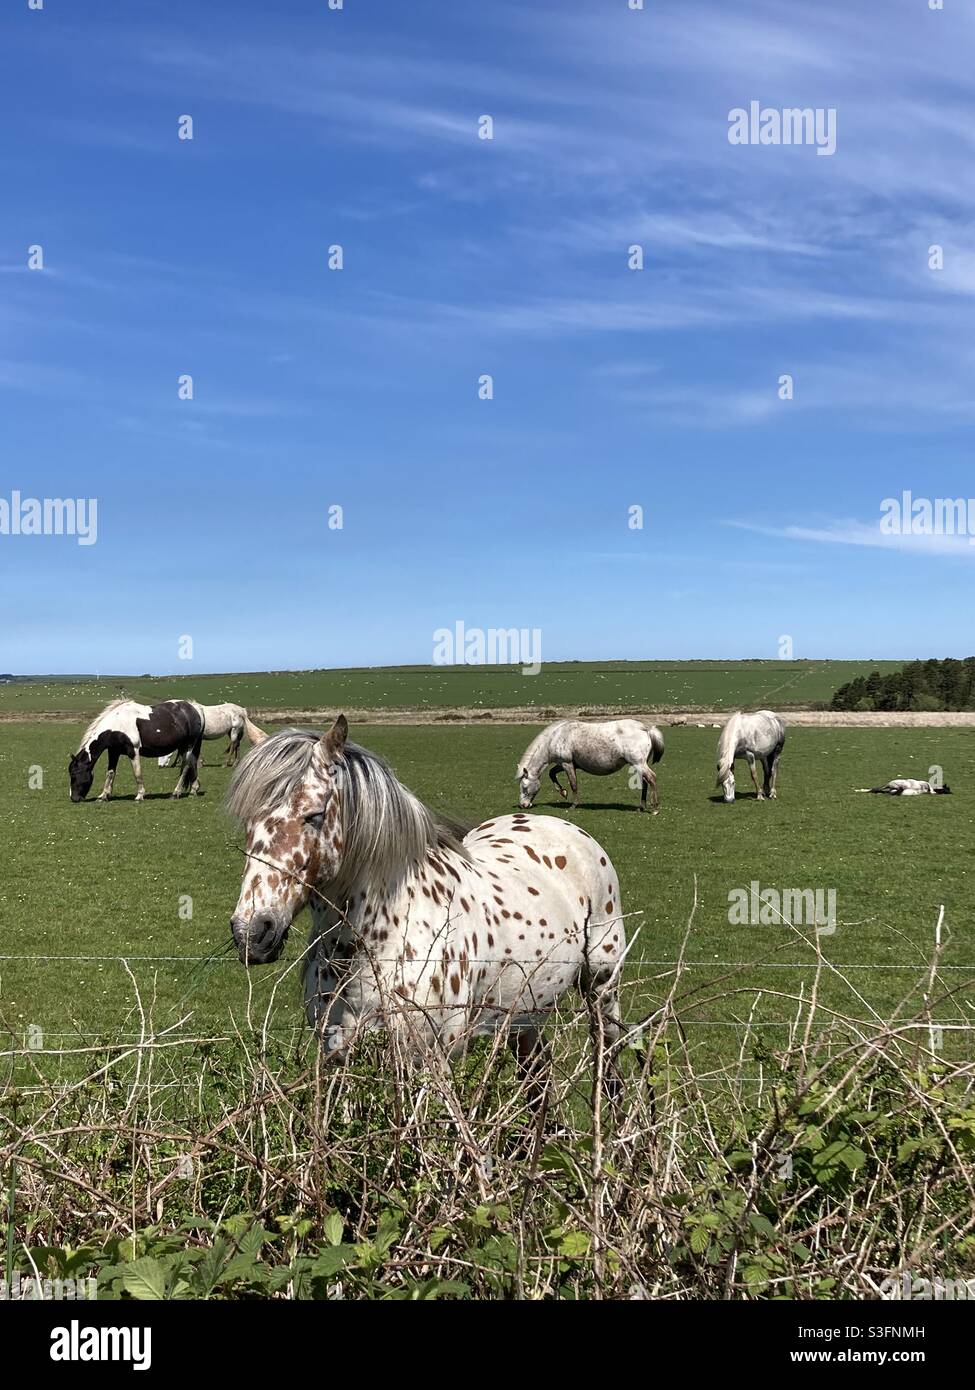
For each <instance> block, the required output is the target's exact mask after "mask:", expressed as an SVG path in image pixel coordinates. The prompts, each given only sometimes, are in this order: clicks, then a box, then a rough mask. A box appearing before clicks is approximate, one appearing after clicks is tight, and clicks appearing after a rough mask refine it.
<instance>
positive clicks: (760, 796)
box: [755, 792, 765, 801]
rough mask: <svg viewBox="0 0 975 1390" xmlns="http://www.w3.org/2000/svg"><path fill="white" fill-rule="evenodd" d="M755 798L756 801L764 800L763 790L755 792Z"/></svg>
mask: <svg viewBox="0 0 975 1390" xmlns="http://www.w3.org/2000/svg"><path fill="white" fill-rule="evenodd" d="M755 800H756V801H764V800H765V793H764V792H756V793H755Z"/></svg>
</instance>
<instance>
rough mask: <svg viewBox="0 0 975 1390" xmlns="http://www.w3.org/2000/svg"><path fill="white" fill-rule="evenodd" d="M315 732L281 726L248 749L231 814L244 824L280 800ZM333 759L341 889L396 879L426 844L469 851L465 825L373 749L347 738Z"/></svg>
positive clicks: (303, 768) (307, 756)
mask: <svg viewBox="0 0 975 1390" xmlns="http://www.w3.org/2000/svg"><path fill="white" fill-rule="evenodd" d="M320 737H321V736H320V734H318V733H316V732H314V731H312V730H310V729H282V730H280V732H279V733H276V734H271V735H270V737H268V738H266V739H264V740H263V742H261V743H258V744H256V745H255V746H254V747H252V748H251V750H250V752H249V753H248V754H247V756H246V757H245V758H244V760H243V762H242V763H241V764H240V766H239V767H238V769H237V771H236V773H235V775H234V779H233V781H232V782H231V784H230V790H229V791H228V793H227V810H228V811H229V812H230V814H231V815H232V816H234V817H235V818H236V819H237V820H239V821H240V822H241V823H243V824H247V823H248V822H250V821H251V820H254V819H256V818H257V817H259V816H261V815H262V814H266V813H267V812H269V811H271V810H273V809H274V808H275V807H276V806H280V805H281V803H282V802H283V801H286V800H287V798H288V797H289V796H290V794H291V792H292V791H293V790H294V788H295V787H296V786H297V785H298V783H299V782H300V781H301V780H302V778H303V777H304V776H305V774H306V773H307V771H308V768H309V765H310V763H311V760H312V758H313V756H314V753H315V747H316V745H317V743H318V742H319V739H320ZM337 759H338V762H339V764H340V766H341V768H342V776H341V783H340V785H341V790H342V798H341V800H342V819H343V831H344V835H345V849H344V854H343V860H342V875H341V877H342V886H343V887H344V888H346V889H348V888H350V887H351V886H352V885H353V884H355V883H359V882H360V881H363V880H365V879H368V880H369V881H370V882H381V881H383V880H384V879H385V880H388V879H390V878H393V877H396V876H397V875H398V874H399V873H400V872H401V871H402V870H403V869H404V868H405V867H406V866H407V865H409V864H414V863H418V862H420V861H421V860H422V859H423V858H424V857H425V856H426V854H427V852H428V851H429V850H431V849H444V850H451V851H453V852H454V853H455V854H460V855H462V856H463V857H464V858H467V857H468V852H467V850H466V849H465V848H464V846H463V844H462V843H461V841H462V839H463V837H464V835H465V834H466V833H467V830H468V829H469V827H468V826H466V825H462V824H461V823H460V822H459V821H455V820H453V819H452V818H450V817H448V816H444V815H441V814H440V813H439V812H435V811H432V810H431V809H430V807H429V806H426V805H425V804H424V803H423V802H422V801H421V800H420V799H419V797H417V796H415V795H414V794H413V792H411V791H410V790H409V789H408V788H407V787H404V786H403V784H402V782H400V781H399V780H398V779H397V777H396V775H395V773H394V772H393V770H392V768H391V767H390V766H389V764H388V763H387V762H386V761H385V760H384V759H383V758H381V757H379V755H378V754H377V753H372V752H370V751H369V749H368V748H360V747H359V745H358V744H356V743H346V744H345V747H344V748H343V749H342V751H341V753H340V754H338V755H337Z"/></svg>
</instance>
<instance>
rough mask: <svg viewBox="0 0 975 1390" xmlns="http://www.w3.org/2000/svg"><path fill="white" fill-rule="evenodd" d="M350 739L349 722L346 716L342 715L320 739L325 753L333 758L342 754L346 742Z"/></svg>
mask: <svg viewBox="0 0 975 1390" xmlns="http://www.w3.org/2000/svg"><path fill="white" fill-rule="evenodd" d="M348 737H349V721H348V720H347V719H346V717H345V715H344V714H340V715H339V717H338V719H336V721H335V723H334V724H333V725H332V727H331V728H330V729H329V731H328V733H327V734H323V735H322V737H321V738H320V739H319V742H320V743H321V745H322V747H323V748H324V749H325V752H326V753H327V754H328V755H329V757H331V756H332V755H333V754H335V753H341V751H342V749H343V748H344V747H345V740H346V739H347V738H348Z"/></svg>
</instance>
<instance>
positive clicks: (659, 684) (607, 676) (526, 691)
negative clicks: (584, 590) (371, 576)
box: [0, 659, 903, 716]
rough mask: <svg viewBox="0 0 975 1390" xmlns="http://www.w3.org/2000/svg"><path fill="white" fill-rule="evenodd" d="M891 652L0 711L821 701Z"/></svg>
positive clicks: (137, 688) (124, 679)
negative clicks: (197, 705)
mask: <svg viewBox="0 0 975 1390" xmlns="http://www.w3.org/2000/svg"><path fill="white" fill-rule="evenodd" d="M902 665H903V662H899V661H873V660H868V659H864V660H863V661H592V662H590V661H571V662H554V663H552V664H547V665H544V666H543V667H542V669H541V671H540V672H539V674H538V675H536V676H524V675H522V674H521V670H520V668H518V667H511V666H388V667H378V666H377V667H368V668H358V669H347V670H336V671H270V672H249V673H242V674H238V675H202V674H194V673H189V674H184V673H180V674H179V675H170V676H154V677H150V676H99V677H95V676H92V675H76V676H36V677H25V678H18V679H16V680H14V681H12V682H10V683H8V684H2V685H0V715H3V714H17V713H21V714H25V715H33V714H42V713H60V714H76V715H80V716H85V715H88V716H90V715H92V714H95V713H97V711H98V710H99V709H101V708H102V706H104V705H106V704H107V703H108V701H109V700H112V699H114V698H116V697H117V696H118V695H120V694H124V695H126V696H128V697H131V698H132V699H137V700H140V701H143V702H144V703H147V704H151V703H153V702H154V701H156V700H163V699H167V698H169V697H172V696H186V697H191V698H194V699H197V700H201V701H203V703H205V704H216V703H219V702H220V701H221V700H234V701H236V702H237V703H238V704H242V705H246V706H248V707H249V708H250V709H266V710H267V709H295V708H302V709H311V708H314V709H325V710H337V709H340V708H344V707H347V708H350V709H417V710H430V709H447V708H452V707H464V708H473V709H477V708H487V709H491V708H511V707H514V706H529V707H532V708H535V709H537V710H538V711H539V712H540V714H541V713H542V712H543V711H545V710H546V709H549V708H552V709H558V708H561V707H563V706H571V707H576V708H582V709H585V708H588V707H592V708H594V709H596V708H607V707H608V708H615V709H633V708H642V709H646V708H660V707H668V706H674V707H685V706H700V707H702V708H707V709H737V708H740V707H751V708H755V707H758V706H761V705H766V704H767V705H771V706H774V707H775V708H788V707H789V706H809V705H814V704H817V703H824V704H825V703H828V702H829V700H830V698H831V696H832V695H833V692H834V691H835V690H836V689H838V687H839V686H841V685H844V684H845V683H846V682H848V681H850V680H853V679H854V678H855V677H857V676H859V675H863V674H865V673H869V672H870V671H871V670H879V671H880V672H881V674H887V673H888V672H891V671H896V670H899V669H900V667H901V666H902Z"/></svg>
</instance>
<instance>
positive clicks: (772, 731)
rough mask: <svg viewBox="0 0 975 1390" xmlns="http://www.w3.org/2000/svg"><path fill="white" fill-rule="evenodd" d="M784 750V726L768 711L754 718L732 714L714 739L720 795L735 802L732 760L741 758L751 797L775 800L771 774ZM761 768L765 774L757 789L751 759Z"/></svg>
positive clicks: (763, 711)
mask: <svg viewBox="0 0 975 1390" xmlns="http://www.w3.org/2000/svg"><path fill="white" fill-rule="evenodd" d="M784 746H785V725H784V724H783V722H782V720H781V719H780V718H779V716H778V715H777V714H773V713H772V711H771V710H770V709H760V710H757V711H756V712H755V713H754V714H742V713H741V711H739V712H738V713H737V714H733V715H732V716H731V718H730V719H729V720H728V722H727V724H725V726H724V728H723V729H722V730H721V735H720V737H719V739H718V786H719V787H720V788H721V790H722V791H723V792H724V799H725V801H734V799H735V770H734V763H735V759H736V758H744V759H745V761H746V762H747V763H748V771H749V772H750V773H751V778H752V782H753V784H754V787H755V793H756V795H757V797H758V800H759V801H764V800H765V798H766V797H768V798H769V800H774V799H775V794H776V793H775V774H776V771H777V769H778V765H779V758H780V757H781V754H782V749H783V747H784ZM756 758H757V759H758V761H759V762H760V763H761V764H762V769H763V771H764V773H765V777H764V781H763V785H762V786H761V787H760V786H759V785H758V781H757V780H756V777H755V759H756Z"/></svg>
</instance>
